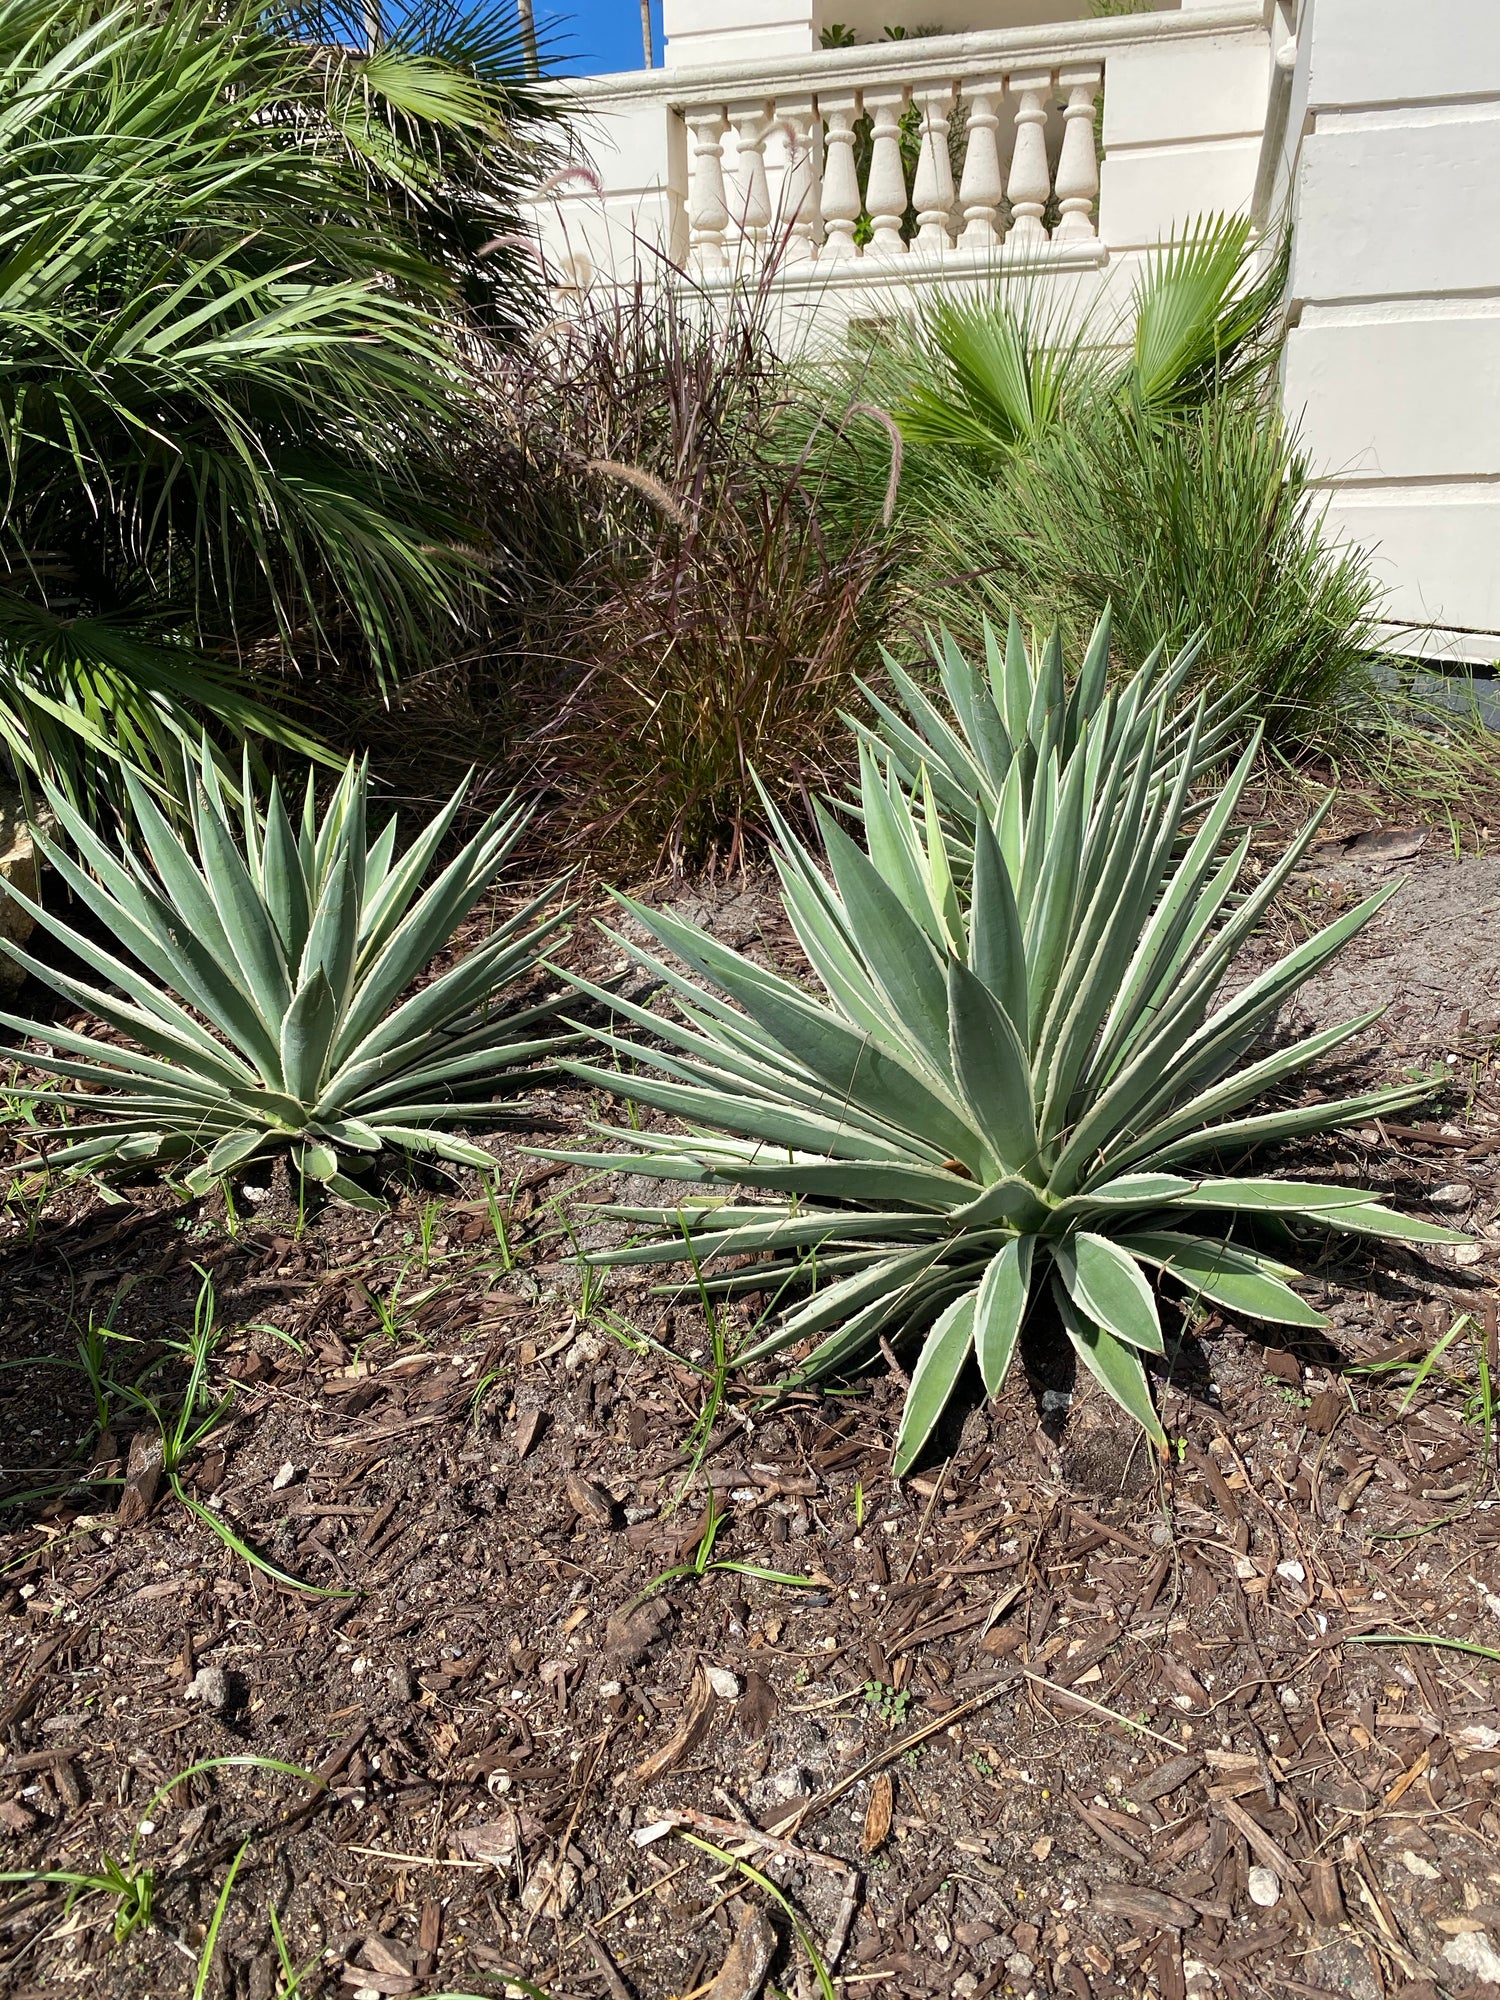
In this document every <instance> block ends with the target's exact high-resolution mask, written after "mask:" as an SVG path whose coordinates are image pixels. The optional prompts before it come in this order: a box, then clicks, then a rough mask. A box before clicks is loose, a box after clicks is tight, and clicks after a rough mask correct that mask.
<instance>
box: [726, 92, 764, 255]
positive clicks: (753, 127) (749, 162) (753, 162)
mask: <svg viewBox="0 0 1500 2000" xmlns="http://www.w3.org/2000/svg"><path fill="white" fill-rule="evenodd" d="M728 109H729V122H730V124H731V125H733V127H734V136H735V138H736V139H737V140H738V141H739V148H740V159H739V166H738V168H737V169H736V171H735V198H734V219H735V221H736V222H737V223H738V224H739V229H740V234H741V235H742V236H743V237H744V239H745V241H746V242H747V243H748V244H749V245H750V247H751V251H752V253H753V252H756V251H759V250H760V248H761V247H762V245H763V244H764V243H765V240H766V231H767V230H768V229H769V228H770V226H771V190H770V187H769V186H768V184H767V181H766V134H767V132H768V131H769V129H770V123H771V118H770V113H771V107H770V105H769V104H767V103H766V101H765V99H764V98H757V99H756V100H755V102H754V103H748V104H731V105H730V106H729V107H728Z"/></svg>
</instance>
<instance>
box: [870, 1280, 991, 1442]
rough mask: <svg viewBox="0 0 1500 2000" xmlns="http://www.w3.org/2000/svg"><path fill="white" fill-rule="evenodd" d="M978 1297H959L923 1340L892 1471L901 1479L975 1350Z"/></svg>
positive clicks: (931, 1429)
mask: <svg viewBox="0 0 1500 2000" xmlns="http://www.w3.org/2000/svg"><path fill="white" fill-rule="evenodd" d="M977 1297H978V1294H977V1293H975V1292H965V1294H964V1295H963V1297H962V1298H959V1299H955V1300H954V1301H953V1303H952V1305H950V1306H948V1307H946V1308H945V1309H944V1310H943V1312H941V1313H940V1314H939V1315H938V1317H937V1319H936V1320H935V1321H934V1322H933V1325H932V1328H931V1330H930V1331H929V1333H928V1335H927V1338H926V1340H925V1341H924V1342H923V1343H922V1352H921V1354H920V1355H918V1357H917V1365H916V1367H915V1368H914V1369H913V1370H912V1377H911V1387H910V1388H909V1389H908V1390H907V1392H906V1405H905V1408H904V1409H903V1410H902V1413H901V1428H900V1430H899V1431H898V1433H897V1435H896V1451H895V1456H894V1458H893V1459H892V1461H891V1471H892V1472H893V1473H894V1475H895V1476H896V1478H897V1479H901V1478H904V1477H905V1475H906V1474H907V1473H908V1472H909V1471H910V1470H911V1467H912V1464H913V1462H914V1461H915V1459H916V1457H917V1455H918V1453H919V1452H920V1451H921V1449H922V1447H923V1445H924V1444H926V1442H927V1440H928V1438H929V1437H931V1435H932V1433H933V1431H934V1429H935V1428H936V1426H937V1421H938V1419H939V1417H941V1416H942V1414H943V1411H944V1410H945V1409H946V1408H947V1406H948V1399H949V1397H950V1396H951V1395H952V1394H953V1391H954V1389H955V1388H956V1387H957V1385H958V1378H959V1376H960V1375H961V1374H962V1373H963V1367H964V1363H965V1362H966V1361H967V1360H968V1358H969V1355H970V1353H971V1352H972V1351H973V1346H974V1307H975V1304H976V1301H977Z"/></svg>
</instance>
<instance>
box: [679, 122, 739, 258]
mask: <svg viewBox="0 0 1500 2000" xmlns="http://www.w3.org/2000/svg"><path fill="white" fill-rule="evenodd" d="M686 118H687V127H688V130H689V131H690V132H691V133H692V135H693V183H692V197H691V202H690V206H689V211H688V226H689V229H690V230H691V240H692V255H693V262H694V264H695V265H696V267H697V269H698V270H700V271H702V272H704V273H707V274H711V273H713V272H715V271H722V270H723V269H724V268H725V264H726V262H727V259H726V257H725V253H724V232H725V230H727V229H728V227H729V208H728V205H727V203H726V202H725V200H724V150H723V149H724V134H725V133H726V132H727V131H728V129H729V121H728V119H727V118H726V117H725V116H724V107H723V105H722V104H708V105H704V106H702V107H701V108H700V109H696V110H692V111H689V112H687V113H686Z"/></svg>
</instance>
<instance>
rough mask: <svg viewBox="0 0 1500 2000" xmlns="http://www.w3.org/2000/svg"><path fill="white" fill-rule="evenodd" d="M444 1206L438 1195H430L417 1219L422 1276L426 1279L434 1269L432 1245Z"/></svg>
mask: <svg viewBox="0 0 1500 2000" xmlns="http://www.w3.org/2000/svg"><path fill="white" fill-rule="evenodd" d="M442 1213H443V1204H442V1202H441V1200H440V1199H439V1198H438V1196H437V1195H429V1197H428V1198H427V1200H426V1201H424V1202H423V1204H422V1209H421V1213H420V1214H419V1215H418V1217H417V1239H418V1241H419V1242H420V1244H421V1246H422V1275H423V1277H424V1278H425V1277H426V1275H427V1273H428V1272H429V1271H430V1270H431V1269H432V1243H433V1238H434V1237H435V1236H436V1235H437V1226H438V1223H439V1221H440V1220H441V1218H442Z"/></svg>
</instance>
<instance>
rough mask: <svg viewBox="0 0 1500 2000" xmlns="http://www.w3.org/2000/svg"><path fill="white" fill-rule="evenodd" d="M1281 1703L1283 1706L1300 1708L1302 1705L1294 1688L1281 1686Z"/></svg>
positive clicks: (1300, 1698)
mask: <svg viewBox="0 0 1500 2000" xmlns="http://www.w3.org/2000/svg"><path fill="white" fill-rule="evenodd" d="M1281 1705H1282V1707H1283V1708H1300V1707H1301V1706H1302V1697H1301V1695H1300V1694H1298V1692H1297V1690H1296V1689H1295V1688H1283V1689H1282V1690H1281Z"/></svg>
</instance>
